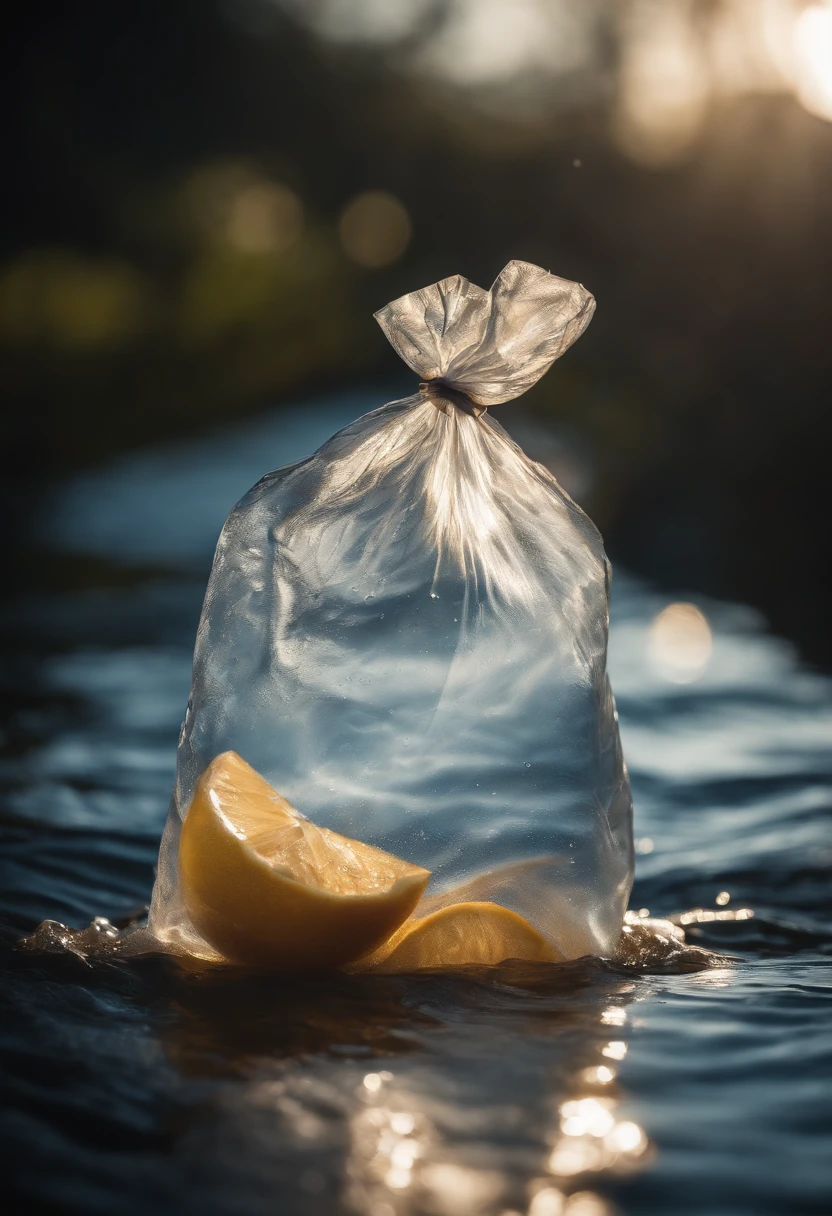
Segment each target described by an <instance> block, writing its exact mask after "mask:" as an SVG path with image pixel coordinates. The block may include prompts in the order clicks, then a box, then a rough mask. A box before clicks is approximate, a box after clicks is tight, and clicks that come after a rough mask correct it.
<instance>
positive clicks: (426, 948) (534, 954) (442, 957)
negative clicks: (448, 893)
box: [359, 902, 560, 972]
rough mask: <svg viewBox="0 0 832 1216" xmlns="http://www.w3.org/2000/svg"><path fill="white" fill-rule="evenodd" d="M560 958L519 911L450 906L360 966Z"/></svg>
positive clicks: (405, 929) (414, 923)
mask: <svg viewBox="0 0 832 1216" xmlns="http://www.w3.org/2000/svg"><path fill="white" fill-rule="evenodd" d="M559 957H560V956H559V955H558V954H557V952H556V951H555V950H554V949H553V948H552V946H550V944H549V943H548V942H547V941H546V939H545V938H544V937H542V936H541V934H539V933H538V932H537V930H536V929H533V928H532V926H531V925H530V924H529V922H528V921H527V920H526V919H525V918H524V917H522V916H520V915H519V914H518V913H517V912H512V911H511V910H510V909H509V908H504V907H503V906H502V905H501V904H492V903H484V902H472V903H460V904H451V905H450V906H449V907H446V908H440V909H439V911H438V912H432V913H431V914H430V915H429V916H424V917H421V918H418V919H415V920H409V921H408V922H407V923H406V924H404V925H402V926H401V928H400V929H399V930H398V931H397V932H396V933H394V934H393V936H392V937H391V938H390V939H389V940H388V941H387V942H385V943H384V944H383V945H382V946H381V947H380V948H379V949H377V950H376V951H375V953H374V954H373V955H371V956H370V957H368V958H367V959H363V960H362V961H361V963H360V964H359V966H361V967H364V966H367V967H370V968H372V969H373V970H374V971H384V972H393V971H418V970H420V969H421V968H424V967H462V966H466V965H469V964H472V963H478V964H481V965H484V966H495V965H496V964H497V963H502V962H504V961H505V960H506V959H509V958H518V959H525V960H528V961H530V962H555V961H557V960H558V958H559Z"/></svg>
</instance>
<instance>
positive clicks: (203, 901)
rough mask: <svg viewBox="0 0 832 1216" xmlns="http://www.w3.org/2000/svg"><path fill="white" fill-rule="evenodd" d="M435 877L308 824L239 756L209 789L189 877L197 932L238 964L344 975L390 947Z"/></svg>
mask: <svg viewBox="0 0 832 1216" xmlns="http://www.w3.org/2000/svg"><path fill="white" fill-rule="evenodd" d="M429 877H430V871H429V870H425V869H423V868H422V867H421V866H415V865H411V864H410V863H409V862H407V861H402V860H401V859H400V858H398V857H394V856H393V855H392V854H391V853H385V852H384V851H383V850H381V849H376V848H374V847H373V846H372V845H368V844H363V843H362V842H361V841H358V840H351V839H350V838H349V837H347V836H341V835H339V834H338V833H337V832H333V831H330V830H329V829H328V828H319V827H316V825H315V824H313V823H311V822H310V821H309V820H308V819H305V818H304V817H303V816H302V815H300V814H298V812H297V811H296V810H295V808H294V807H293V806H292V805H291V803H289V802H287V801H286V799H285V798H283V797H281V795H280V794H278V793H277V791H276V790H274V789H273V788H272V786H270V785H269V783H268V782H267V781H266V780H265V778H264V777H262V776H261V775H260V774H259V773H258V772H256V771H255V770H254V769H253V768H252V767H251V766H250V765H249V764H247V763H246V762H245V760H243V758H242V757H241V756H239V755H237V753H236V752H223V754H222V755H220V756H217V758H216V759H215V760H214V761H213V762H212V763H211V764H210V765H209V767H208V768H207V769H206V770H205V772H204V773H203V774H202V776H201V777H200V779H199V781H198V782H197V786H196V790H195V792H194V796H193V799H192V801H191V804H190V806H189V808H188V812H187V814H186V816H185V820H184V823H183V825H182V835H181V839H180V844H179V878H180V884H181V889H182V897H183V900H184V902H185V907H186V908H187V911H188V914H189V915H190V917H191V920H192V922H193V925H194V927H195V928H196V929H197V931H198V932H199V933H200V934H201V935H202V936H203V937H204V938H205V940H206V941H207V942H208V943H209V944H210V945H211V946H213V947H214V949H215V950H218V951H219V953H220V954H222V955H224V956H225V958H227V959H229V960H231V961H232V962H238V963H248V964H253V965H255V966H267V967H272V968H277V969H281V970H287V971H325V970H331V969H334V968H337V967H342V966H344V965H345V964H347V963H350V962H352V961H354V960H355V959H357V958H359V957H360V956H361V955H363V954H366V953H367V952H368V951H372V950H373V949H374V948H376V947H378V946H379V945H380V944H381V943H383V942H385V941H386V940H388V939H389V938H390V936H391V934H393V933H394V932H395V930H396V929H397V928H398V927H399V926H400V925H401V924H402V922H403V921H405V920H406V919H407V917H408V916H409V915H410V913H411V912H412V911H413V909H414V908H415V907H416V904H417V903H418V902H419V899H420V897H421V895H422V892H423V891H424V889H425V886H426V884H427V881H428V879H429Z"/></svg>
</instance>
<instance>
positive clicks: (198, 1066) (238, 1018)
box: [145, 959, 649, 1216]
mask: <svg viewBox="0 0 832 1216" xmlns="http://www.w3.org/2000/svg"><path fill="white" fill-rule="evenodd" d="M157 965H158V966H160V967H161V974H162V976H163V977H164V983H165V985H166V986H167V988H168V994H167V995H168V996H169V997H170V998H171V1000H172V1008H173V1010H174V1017H173V1018H172V1019H171V1021H170V1023H169V1025H168V1026H167V1027H166V1029H165V1030H164V1037H163V1042H164V1047H165V1052H166V1055H167V1058H168V1060H169V1061H170V1063H171V1065H172V1066H173V1067H174V1068H175V1070H176V1071H177V1073H178V1074H179V1076H180V1077H181V1078H183V1080H184V1081H186V1082H187V1083H188V1084H189V1085H191V1086H193V1085H196V1086H197V1087H198V1088H203V1087H204V1084H205V1082H206V1081H207V1080H209V1079H211V1078H223V1077H224V1078H227V1079H230V1078H236V1082H235V1084H233V1085H232V1086H231V1087H230V1088H229V1086H228V1084H227V1081H226V1082H225V1083H224V1085H223V1088H222V1090H220V1091H216V1090H215V1091H214V1097H213V1098H212V1102H211V1108H210V1109H209V1110H203V1111H202V1113H201V1120H202V1121H203V1123H204V1120H205V1119H207V1120H208V1121H209V1123H210V1124H211V1127H212V1130H211V1134H210V1139H211V1141H212V1143H214V1144H215V1145H216V1146H217V1153H218V1157H217V1161H216V1162H215V1163H214V1164H213V1165H209V1166H207V1167H206V1168H207V1169H208V1171H209V1174H210V1172H211V1170H212V1169H216V1170H220V1169H222V1170H224V1171H225V1172H226V1173H227V1172H228V1171H229V1170H231V1171H232V1174H233V1175H235V1176H236V1175H238V1174H239V1175H240V1176H242V1175H243V1174H246V1173H247V1172H248V1173H250V1172H251V1170H252V1169H254V1168H255V1166H256V1170H257V1171H259V1173H260V1176H261V1180H262V1177H263V1171H264V1170H265V1171H266V1174H267V1175H268V1174H269V1173H270V1172H273V1179H274V1183H275V1185H277V1184H278V1181H279V1184H280V1187H281V1194H282V1195H283V1196H284V1199H285V1204H286V1206H285V1210H286V1211H288V1212H292V1211H296V1210H297V1211H311V1210H314V1209H313V1207H311V1206H304V1205H305V1204H307V1205H308V1204H309V1196H310V1195H313V1194H317V1193H318V1192H320V1195H321V1202H322V1203H323V1202H324V1200H326V1202H328V1203H329V1204H330V1206H329V1207H328V1208H327V1210H332V1211H337V1210H344V1211H347V1212H351V1213H355V1214H356V1216H359V1214H360V1216H365V1214H367V1216H506V1214H508V1213H519V1214H520V1216H540V1214H541V1213H546V1212H557V1213H560V1214H561V1216H563V1214H566V1216H582V1214H588V1213H596V1212H597V1213H599V1214H600V1213H605V1214H606V1213H610V1212H611V1211H612V1209H611V1208H610V1206H609V1204H608V1202H607V1201H606V1199H604V1197H603V1194H602V1192H603V1189H604V1179H605V1178H606V1177H607V1176H610V1177H612V1176H616V1175H618V1174H621V1173H627V1172H631V1171H632V1170H635V1169H638V1168H640V1166H641V1164H643V1163H644V1162H645V1161H646V1160H648V1159H649V1143H648V1138H647V1136H646V1134H645V1132H644V1130H643V1129H642V1128H641V1126H640V1125H639V1124H638V1123H636V1122H634V1120H633V1119H632V1118H631V1117H630V1116H629V1115H628V1113H627V1111H626V1109H625V1098H624V1095H623V1094H622V1093H621V1091H620V1090H619V1089H618V1086H617V1084H616V1076H615V1072H614V1069H613V1068H612V1067H611V1066H610V1064H609V1063H608V1062H607V1061H608V1060H609V1059H610V1057H609V1049H610V1047H612V1048H613V1055H614V1056H615V1058H616V1059H617V1060H621V1059H623V1056H624V1054H625V1049H626V1043H625V1042H624V1040H623V1039H622V1040H616V1041H613V1042H612V1043H611V1042H610V1039H609V1028H610V1026H615V1027H617V1028H621V1029H620V1030H619V1034H624V1033H627V1032H626V1030H625V1029H624V1028H625V1027H626V1024H627V1021H628V1018H627V1007H628V1005H629V1004H631V1003H632V1001H633V1000H635V999H638V996H639V994H640V991H641V989H640V987H639V985H638V983H636V982H633V980H632V979H630V978H627V977H623V976H621V975H619V974H617V973H616V971H615V968H613V967H612V966H611V965H607V964H603V963H601V962H599V961H598V960H591V959H583V960H580V961H579V962H577V963H573V964H566V965H539V966H532V965H529V964H523V963H507V964H504V965H502V966H501V967H499V968H493V969H487V968H469V969H467V970H466V971H464V972H460V973H455V974H445V975H440V974H433V975H423V976H402V977H398V976H397V977H391V978H389V979H388V978H380V977H350V976H340V977H334V978H331V979H328V980H320V981H305V982H303V983H301V982H294V983H291V982H290V983H287V982H286V980H285V979H281V977H275V976H267V975H260V974H256V973H253V972H251V973H247V972H241V971H240V970H239V969H222V968H210V967H202V968H199V967H191V968H187V969H183V968H181V967H179V966H178V965H176V964H173V963H170V962H163V963H157V962H154V963H152V964H151V963H147V964H145V966H152V967H156V966H157ZM200 1134H201V1136H202V1137H203V1138H204V1137H205V1135H206V1130H205V1127H204V1126H203V1127H202V1130H201V1133H200ZM266 1143H268V1144H271V1145H272V1149H271V1150H270V1155H269V1156H265V1157H264V1145H265V1144H266ZM231 1154H233V1159H230V1156H231ZM289 1160H291V1161H292V1162H293V1165H294V1168H293V1170H292V1171H291V1172H287V1168H286V1167H287V1162H288V1161H289ZM290 1173H291V1177H293V1178H294V1182H293V1183H291V1184H288V1183H287V1179H288V1178H289V1177H290ZM287 1187H288V1189H287ZM333 1187H336V1188H339V1189H338V1191H337V1194H336V1192H335V1191H333V1190H332V1188H333ZM293 1188H294V1189H293ZM316 1188H317V1190H316ZM593 1204H594V1205H595V1206H594V1207H593V1206H592V1205H593ZM339 1205H340V1206H339ZM321 1210H322V1211H323V1210H324V1208H323V1207H322V1208H321Z"/></svg>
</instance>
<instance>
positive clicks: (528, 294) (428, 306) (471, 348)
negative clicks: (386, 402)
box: [375, 262, 595, 417]
mask: <svg viewBox="0 0 832 1216" xmlns="http://www.w3.org/2000/svg"><path fill="white" fill-rule="evenodd" d="M594 311H595V299H594V297H593V296H592V295H591V294H590V292H588V291H587V290H586V288H585V287H582V286H581V284H580V283H572V282H570V281H569V279H560V278H558V276H557V275H554V274H549V272H548V271H546V270H542V269H541V268H540V267H539V266H532V265H531V264H530V263H529V262H509V264H508V265H507V266H506V268H505V269H504V270H503V271H502V272H501V273H500V274H499V275H498V276H497V278H496V279H495V280H494V283H493V285H492V287H491V290H490V291H484V290H483V288H482V287H477V286H476V284H475V283H470V282H469V281H468V279H465V278H463V277H462V275H458V274H456V275H452V276H451V277H450V278H449V279H442V280H441V282H439V283H434V284H433V285H432V286H431V287H423V288H422V289H421V290H420V291H413V292H411V293H410V294H409V295H406V296H401V298H400V299H398V300H393V302H392V303H391V304H388V305H387V306H386V307H385V308H381V309H379V311H378V312H377V313H376V314H375V317H376V320H377V321H378V323H379V325H380V326H381V328H382V329H383V330H384V333H385V334H386V336H387V339H388V341H389V342H390V344H391V345H392V346H393V348H394V350H395V351H396V352H397V354H398V355H399V356H400V357H401V358H402V359H403V360H404V361H405V363H406V364H407V365H408V367H410V368H411V369H412V370H413V371H414V372H416V374H417V375H418V376H419V377H420V379H421V381H422V383H421V384H420V385H419V391H420V392H421V393H422V394H423V395H424V396H425V397H427V398H428V399H430V400H431V401H432V402H433V403H434V404H435V405H436V406H437V408H438V409H441V410H442V411H443V412H444V413H447V412H448V409H449V408H450V405H451V404H452V405H455V406H457V407H458V408H459V409H462V410H465V412H466V413H469V414H473V415H474V417H478V416H479V415H480V414H481V413H482V412H483V410H485V409H487V408H488V407H489V406H490V405H499V404H501V403H502V402H504V401H511V400H513V399H514V398H515V397H519V396H520V394H521V393H525V392H526V390H527V389H529V388H531V386H532V385H533V384H536V383H537V381H538V380H539V379H540V377H541V376H542V375H543V374H544V372H546V371H548V370H549V368H550V367H551V366H552V364H553V363H554V361H555V359H557V358H559V357H560V356H561V355H562V354H563V353H564V351H566V350H568V349H569V347H570V346H571V345H572V343H573V342H575V341H576V340H577V339H578V338H579V337H580V336H581V334H582V333H583V332H584V330H585V329H586V327H587V325H588V324H589V322H590V320H591V319H592V314H593V313H594Z"/></svg>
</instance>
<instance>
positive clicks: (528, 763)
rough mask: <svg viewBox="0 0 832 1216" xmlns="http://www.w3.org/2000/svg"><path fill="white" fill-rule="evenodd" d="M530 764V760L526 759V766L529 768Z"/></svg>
mask: <svg viewBox="0 0 832 1216" xmlns="http://www.w3.org/2000/svg"><path fill="white" fill-rule="evenodd" d="M531 766H532V765H531V761H530V760H527V761H526V768H531Z"/></svg>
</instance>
